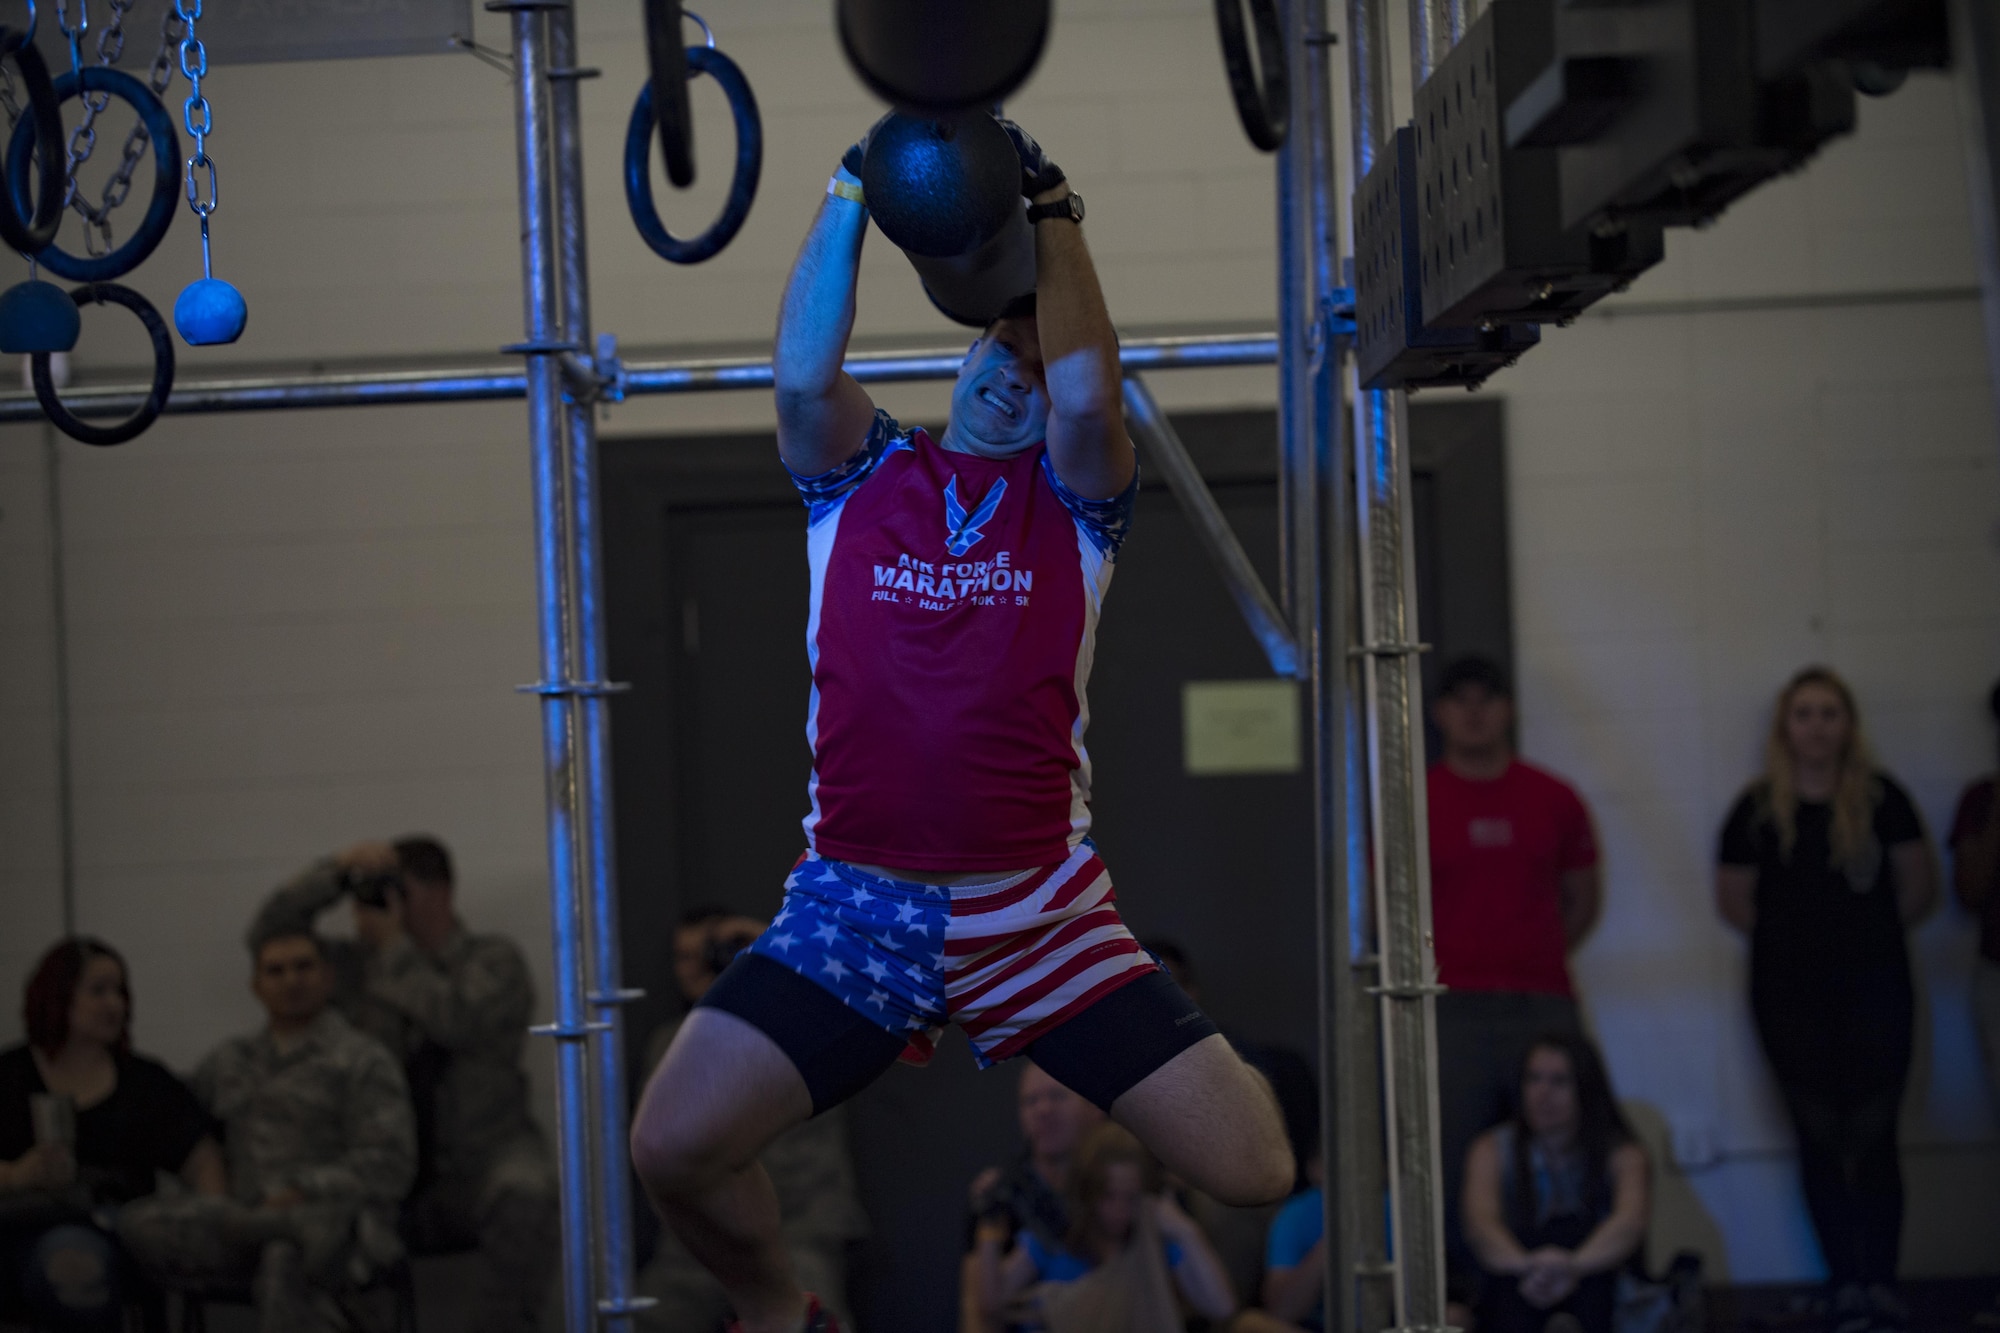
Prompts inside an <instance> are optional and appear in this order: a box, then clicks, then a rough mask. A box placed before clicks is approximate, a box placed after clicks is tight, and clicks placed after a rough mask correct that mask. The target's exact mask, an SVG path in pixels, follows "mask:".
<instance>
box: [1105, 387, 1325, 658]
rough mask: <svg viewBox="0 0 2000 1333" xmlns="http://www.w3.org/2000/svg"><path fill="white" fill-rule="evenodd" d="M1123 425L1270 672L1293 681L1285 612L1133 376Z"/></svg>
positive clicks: (1294, 654) (1294, 653)
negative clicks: (1191, 531) (1204, 552)
mask: <svg viewBox="0 0 2000 1333" xmlns="http://www.w3.org/2000/svg"><path fill="white" fill-rule="evenodd" d="M1125 420H1126V422H1127V423H1128V424H1129V425H1130V426H1131V428H1132V430H1133V433H1134V434H1136V435H1138V436H1139V438H1140V439H1141V441H1143V442H1144V444H1145V446H1146V457H1147V459H1148V461H1150V462H1152V463H1154V464H1155V465H1157V466H1158V467H1159V469H1160V471H1162V472H1164V473H1166V474H1167V485H1168V487H1169V488H1170V489H1172V491H1173V493H1174V498H1175V499H1176V500H1179V501H1180V504H1181V509H1182V511H1183V512H1185V513H1186V514H1187V516H1188V520H1189V521H1190V522H1192V523H1193V524H1194V528H1195V532H1196V534H1197V535H1199V536H1200V538H1201V540H1202V545H1204V546H1206V547H1207V548H1208V554H1209V558H1210V559H1212V560H1213V561H1214V562H1215V568H1216V572H1217V573H1219V574H1221V575H1222V581H1223V582H1224V583H1226V584H1228V585H1229V595H1230V596H1231V597H1232V598H1234V599H1235V601H1236V609H1237V610H1239V611H1241V612H1242V613H1243V619H1244V621H1245V623H1247V624H1248V625H1249V626H1250V633H1251V634H1253V635H1255V636H1256V639H1257V642H1258V643H1259V644H1260V645H1262V647H1263V649H1264V656H1265V657H1267V658H1269V659H1270V662H1271V670H1273V671H1275V672H1276V673H1277V674H1279V675H1280V676H1285V677H1288V678H1295V677H1297V675H1298V674H1299V644H1298V640H1297V638H1295V637H1294V636H1293V634H1292V631H1291V628H1290V626H1289V625H1287V624H1286V623H1285V614H1284V612H1282V611H1280V610H1279V609H1278V603H1277V601H1276V600H1275V599H1274V598H1272V596H1271V591H1270V589H1268V588H1266V587H1265V586H1264V580H1263V579H1261V578H1259V577H1258V575H1257V567H1256V566H1255V565H1253V564H1251V563H1250V555H1249V553H1248V552H1247V551H1245V550H1244V549H1243V543H1242V541H1241V540H1239V539H1238V538H1237V536H1236V529H1234V528H1232V527H1230V526H1229V519H1228V518H1227V517H1226V516H1225V515H1224V514H1223V512H1222V507H1221V506H1220V505H1218V504H1216V502H1215V493H1214V492H1213V491H1211V490H1209V489H1208V483H1207V482H1206V481H1205V480H1203V479H1202V475H1201V469H1200V468H1198V467H1196V466H1195V462H1194V459H1193V458H1192V457H1191V456H1189V454H1188V451H1187V445H1185V444H1183V443H1182V442H1181V437H1180V435H1179V434H1178V433H1177V432H1176V431H1175V430H1174V427H1173V423H1172V422H1170V421H1168V420H1167V414H1166V413H1165V412H1164V411H1162V410H1161V409H1160V404H1159V401H1158V400H1157V399H1155V398H1154V397H1153V392H1152V390H1150V389H1148V388H1147V387H1146V385H1145V383H1144V382H1143V381H1141V380H1140V379H1139V378H1138V377H1137V376H1127V378H1126V380H1125Z"/></svg>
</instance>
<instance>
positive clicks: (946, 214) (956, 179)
mask: <svg viewBox="0 0 2000 1333" xmlns="http://www.w3.org/2000/svg"><path fill="white" fill-rule="evenodd" d="M861 188H862V191H863V193H864V194H865V195H866V196H867V199H868V211H869V213H870V214H871V215H872V216H873V217H874V219H875V225H876V226H878V227H880V228H881V229H882V234H883V235H884V236H886V237H888V238H889V240H890V241H891V242H893V243H894V244H895V245H896V246H897V247H898V248H899V249H901V250H902V252H903V253H904V254H906V255H908V256H909V259H910V264H911V266H912V267H914V268H915V269H916V270H917V276H918V277H919V278H921V279H922V280H923V284H924V291H925V293H926V294H927V295H929V297H930V298H931V303H932V304H933V305H935V306H937V308H938V309H939V310H940V311H942V312H943V313H944V314H946V315H948V316H949V317H951V318H952V319H955V320H957V321H958V322H959V323H961V324H967V325H970V326H971V327H973V328H984V327H985V326H986V325H987V324H990V323H991V322H992V321H993V320H995V319H997V318H998V317H999V316H1000V314H1001V312H1003V311H1004V310H1006V309H1007V307H1008V306H1009V305H1011V304H1013V303H1014V302H1015V301H1017V300H1019V299H1020V298H1022V297H1024V296H1029V295H1032V294H1033V292H1034V290H1035V233H1034V229H1033V228H1032V227H1031V226H1030V225H1029V224H1028V211H1027V200H1025V199H1023V198H1022V197H1021V159H1020V157H1019V156H1018V155H1017V154H1016V153H1015V151H1014V142H1013V140H1011V139H1009V138H1008V137H1007V131H1005V130H1003V129H1001V128H1000V123H999V122H998V121H996V120H994V119H993V117H992V116H989V115H985V114H983V113H982V114H976V115H968V116H962V117H959V118H956V119H953V120H947V121H936V120H928V119H922V118H919V117H916V116H907V115H903V114H901V113H900V112H891V113H889V114H888V115H886V116H884V117H883V118H882V119H881V120H879V121H877V122H876V124H875V128H874V129H872V130H870V131H869V132H868V153H867V156H866V157H864V158H863V159H862V163H861Z"/></svg>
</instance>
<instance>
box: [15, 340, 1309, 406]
mask: <svg viewBox="0 0 2000 1333" xmlns="http://www.w3.org/2000/svg"><path fill="white" fill-rule="evenodd" d="M1277 355H1278V340H1277V338H1276V337H1275V336H1273V335H1271V334H1268V333H1227V334H1215V335H1207V336H1192V337H1172V338H1134V339H1132V340H1130V341H1129V342H1127V343H1126V344H1125V345H1124V347H1123V348H1122V349H1121V357H1122V360H1123V364H1124V368H1125V370H1126V371H1127V372H1128V373H1130V372H1134V371H1141V370H1191V369H1199V368H1203V367H1215V366H1259V365H1269V364H1270V363H1271V362H1273V361H1275V360H1276V359H1277ZM964 359H965V353H964V352H963V351H961V350H958V349H956V348H951V349H937V350H929V349H921V350H912V351H889V352H866V353H862V354H860V355H857V356H854V357H850V358H849V359H848V361H847V371H848V373H849V374H851V375H853V376H854V378H855V379H857V380H860V381H861V382H862V383H864V384H887V383H892V382H898V381H912V380H948V379H950V378H951V377H952V376H954V375H956V374H958V367H959V364H960V363H961V362H962V361H964ZM527 385H528V379H527V375H526V374H525V372H523V371H521V370H516V369H508V368H504V367H486V366H469V367H462V368H455V369H452V368H448V369H442V370H391V371H372V372H371V371H358V372H352V373H347V374H337V375H327V374H300V375H271V376H264V377H258V378H243V379H217V380H192V381H184V382H182V383H180V384H177V385H175V386H174V391H173V395H172V396H171V397H170V398H168V400H167V406H166V411H167V413H168V414H169V415H181V414H195V413H209V412H276V411H290V410H299V409H307V408H324V407H381V406H388V405H391V404H398V403H470V402H487V401H493V400H496V399H506V398H523V397H526V396H527V392H528V388H527ZM770 387H771V363H770V361H769V360H768V359H766V358H762V357H710V358H705V359H698V360H689V361H628V362H627V363H626V364H625V392H626V394H627V395H628V396H630V395H633V394H656V393H706V392H709V391H711V390H718V389H768V388H770ZM146 393H147V386H146V385H143V384H108V385H104V386H102V387H99V388H80V389H77V390H75V391H74V392H72V393H68V394H65V395H64V397H63V402H64V404H65V405H67V406H68V408H69V410H70V411H72V412H74V413H76V414H77V415H78V416H81V417H122V416H129V415H130V414H131V413H132V412H134V411H136V410H137V409H138V407H139V405H140V404H141V403H142V402H144V401H145V398H146ZM41 416H42V408H41V404H39V403H37V402H36V401H35V396H34V395H33V394H32V393H22V392H18V391H17V392H13V393H0V422H8V421H38V420H40V419H41Z"/></svg>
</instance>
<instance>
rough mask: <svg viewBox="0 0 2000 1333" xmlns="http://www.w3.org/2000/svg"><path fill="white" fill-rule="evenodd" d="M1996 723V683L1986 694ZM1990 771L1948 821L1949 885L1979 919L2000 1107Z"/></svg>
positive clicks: (1983, 1006) (1979, 988)
mask: <svg viewBox="0 0 2000 1333" xmlns="http://www.w3.org/2000/svg"><path fill="white" fill-rule="evenodd" d="M1986 707H1987V711H1989V712H1990V713H1992V715H1993V720H1994V721H1995V722H2000V684H1995V685H1994V687H1993V693H1992V694H1990V695H1988V696H1987V699H1986ZM1995 791H1996V778H1995V775H1994V774H1992V773H1988V774H1987V775H1986V776H1985V777H1982V778H1980V779H1978V780H1977V781H1975V782H1972V783H1970V784H1968V785H1967V787H1966V789H1965V791H1964V792H1963V793H1961V794H1960V796H1959V798H1958V814H1957V816H1956V817H1955V818H1953V820H1952V821H1951V873H1952V887H1953V888H1954V889H1955V890H1956V891H1957V893H1958V900H1959V902H1961V903H1963V904H1964V905H1965V910H1966V911H1968V912H1971V913H1972V914H1973V915H1974V916H1976V917H1978V918H1979V961H1978V962H1977V963H1976V964H1974V971H1973V974H1972V1013H1973V1018H1974V1019H1975V1020H1976V1021H1977V1022H1978V1025H1979V1038H1980V1043H1981V1045H1983V1046H1984V1047H1985V1049H1986V1081H1987V1083H1988V1084H1989V1085H1990V1086H1991V1088H1992V1089H1993V1109H1994V1110H1995V1111H2000V801H1996V800H1995V799H1994V794H1995Z"/></svg>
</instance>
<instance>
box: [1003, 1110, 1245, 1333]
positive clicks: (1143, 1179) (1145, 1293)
mask: <svg viewBox="0 0 2000 1333" xmlns="http://www.w3.org/2000/svg"><path fill="white" fill-rule="evenodd" d="M1068 1195H1069V1205H1070V1227H1069V1233H1068V1235H1066V1236H1065V1237H1064V1238H1063V1241H1062V1243H1061V1244H1060V1245H1056V1246H1049V1245H1047V1244H1045V1243H1044V1242H1043V1241H1042V1240H1041V1239H1040V1237H1038V1236H1037V1235H1036V1233H1035V1232H1034V1231H1033V1230H1031V1229H1024V1230H1023V1231H1022V1232H1021V1233H1020V1235H1019V1237H1018V1238H1017V1239H1016V1241H1015V1243H1014V1246H1013V1248H1012V1249H1011V1250H1006V1251H1003V1248H1002V1247H1003V1246H1004V1245H1005V1244H1006V1235H1007V1227H1006V1223H1005V1222H1004V1220H1002V1219H1001V1218H999V1217H988V1218H986V1219H983V1220H982V1221H981V1222H980V1224H979V1231H978V1236H977V1243H978V1251H977V1264H976V1280H977V1282H978V1290H979V1304H980V1308H981V1309H982V1310H983V1311H984V1312H985V1313H986V1315H987V1316H988V1317H989V1318H996V1317H999V1316H1001V1315H1002V1313H1003V1312H1006V1311H1008V1310H1009V1309H1010V1307H1011V1308H1013V1309H1014V1311H1015V1312H1016V1313H1015V1317H1016V1319H1017V1322H1022V1323H1025V1324H1026V1325H1027V1326H1028V1327H1035V1328H1047V1329H1048V1330H1049V1333H1181V1330H1182V1329H1183V1327H1184V1324H1185V1321H1184V1317H1183V1314H1182V1310H1181V1303H1182V1302H1183V1301H1185V1302H1186V1304H1187V1306H1188V1308H1189V1309H1191V1310H1192V1311H1193V1312H1194V1313H1195V1314H1198V1315H1200V1316H1202V1317H1204V1318H1207V1319H1210V1320H1215V1321H1224V1320H1228V1319H1229V1318H1230V1317H1231V1316H1232V1315H1234V1314H1235V1313H1236V1293H1235V1292H1234V1291H1233V1290H1231V1289H1230V1285H1229V1278H1228V1276H1227V1275H1225V1274H1224V1273H1223V1271H1222V1261H1221V1260H1220V1259H1218V1258H1217V1257H1216V1255H1215V1251H1214V1250H1213V1249H1211V1248H1210V1247H1209V1244H1208V1239H1207V1237H1205V1236H1203V1235H1202V1232H1201V1228H1200V1227H1198V1226H1196V1225H1195V1223H1194V1219H1193V1218H1191V1217H1189V1216H1188V1215H1187V1214H1186V1213H1185V1212H1183V1211H1182V1210H1181V1208H1180V1206H1179V1205H1178V1204H1177V1203H1175V1202H1174V1200H1173V1197H1172V1196H1171V1195H1170V1194H1168V1193H1167V1192H1166V1188H1165V1180H1164V1178H1163V1172H1162V1171H1161V1169H1160V1164H1159V1163H1158V1162H1157V1161H1156V1160H1154V1158H1153V1157H1152V1155H1151V1154H1150V1153H1148V1152H1147V1151H1146V1150H1145V1148H1144V1147H1142V1146H1141V1145H1140V1143H1139V1141H1138V1139H1136V1138H1134V1137H1133V1136H1132V1133H1131V1131H1129V1130H1127V1129H1125V1128H1124V1127H1123V1126H1121V1125H1115V1124H1108V1123H1107V1124H1102V1125H1099V1126H1098V1127H1097V1128H1096V1129H1093V1130H1092V1131H1091V1132H1090V1134H1089V1136H1088V1137H1087V1138H1086V1139H1085V1140H1084V1141H1083V1143H1082V1144H1081V1145H1080V1146H1079V1148H1078V1149H1077V1153H1076V1160H1075V1162H1074V1164H1073V1166H1072V1169H1071V1173H1070V1187H1069V1190H1068Z"/></svg>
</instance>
